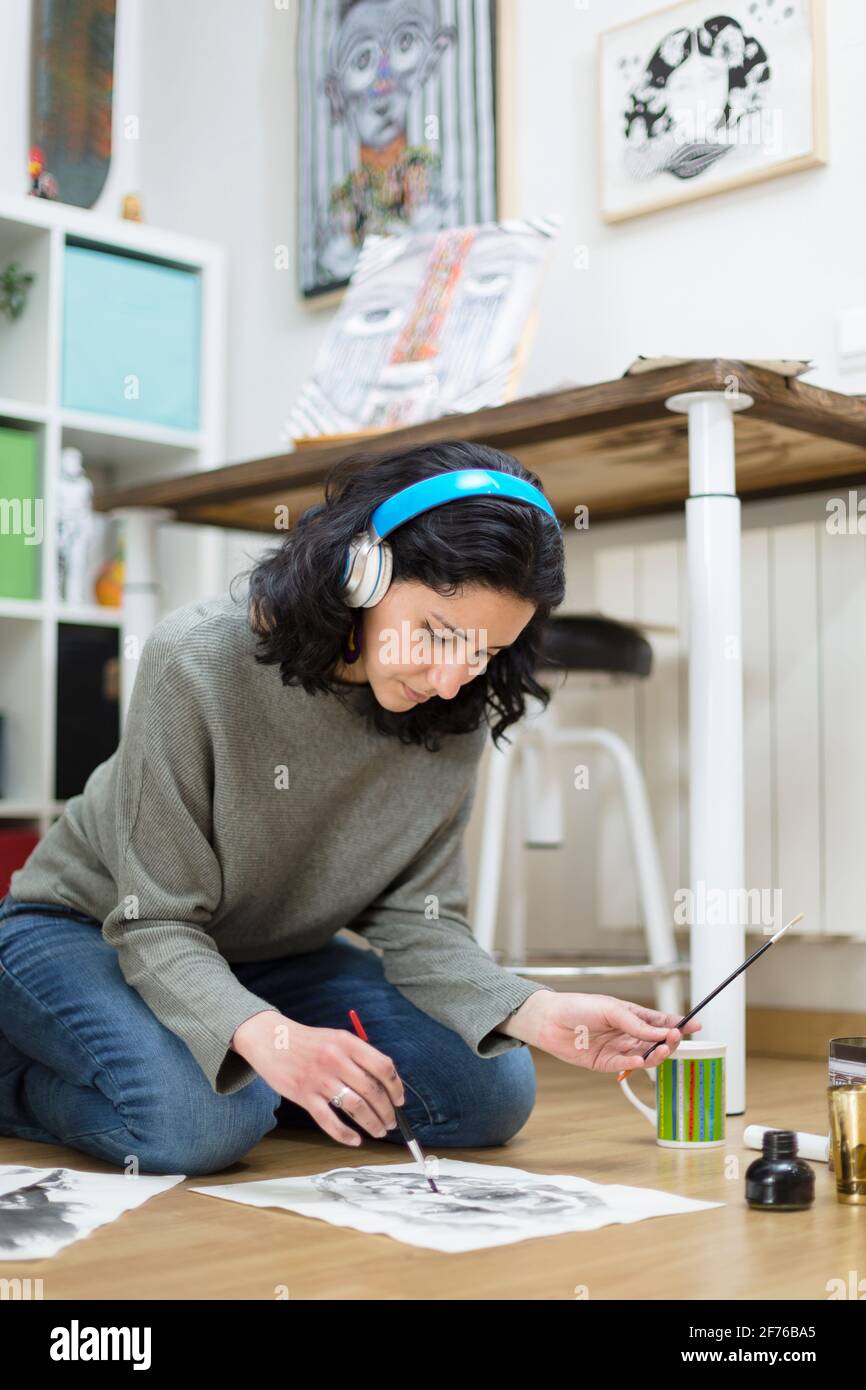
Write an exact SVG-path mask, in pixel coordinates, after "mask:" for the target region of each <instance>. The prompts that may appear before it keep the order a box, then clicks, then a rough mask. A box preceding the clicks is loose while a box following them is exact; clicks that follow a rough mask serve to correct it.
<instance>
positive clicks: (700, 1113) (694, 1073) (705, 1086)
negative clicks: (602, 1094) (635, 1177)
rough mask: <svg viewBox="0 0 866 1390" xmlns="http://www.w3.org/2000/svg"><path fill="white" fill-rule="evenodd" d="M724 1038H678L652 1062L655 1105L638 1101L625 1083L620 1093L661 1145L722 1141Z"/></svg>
mask: <svg viewBox="0 0 866 1390" xmlns="http://www.w3.org/2000/svg"><path fill="white" fill-rule="evenodd" d="M726 1052H727V1043H715V1042H708V1041H701V1042H689V1041H685V1042H681V1043H680V1044H679V1046H678V1047H677V1050H676V1052H675V1053H674V1054H673V1056H671V1057H666V1058H665V1059H664V1061H663V1062H660V1063H659V1065H658V1066H657V1067H647V1068H646V1070H647V1071H648V1072H651V1073H654V1075H655V1090H656V1103H655V1109H651V1108H650V1106H648V1105H644V1103H643V1101H642V1100H638V1098H637V1096H636V1095H635V1094H634V1092H633V1091H632V1090H631V1087H630V1086H629V1084H628V1082H627V1081H626V1080H622V1081H621V1082H620V1083H619V1084H620V1086H621V1087H622V1090H623V1094H624V1095H625V1097H626V1099H627V1100H630V1101H631V1103H632V1105H634V1106H636V1107H637V1109H638V1110H639V1111H640V1112H641V1114H642V1115H646V1117H647V1119H648V1120H649V1122H650V1124H653V1125H655V1129H656V1143H657V1144H661V1146H662V1147H663V1148H665V1149H717V1148H720V1147H721V1146H722V1145H723V1144H724V1142H725V1054H726Z"/></svg>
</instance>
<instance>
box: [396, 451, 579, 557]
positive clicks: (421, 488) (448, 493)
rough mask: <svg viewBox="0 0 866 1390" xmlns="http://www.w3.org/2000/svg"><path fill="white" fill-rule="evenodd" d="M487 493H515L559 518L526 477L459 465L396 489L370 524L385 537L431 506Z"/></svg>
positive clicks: (503, 495) (510, 495) (554, 517)
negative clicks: (448, 470)
mask: <svg viewBox="0 0 866 1390" xmlns="http://www.w3.org/2000/svg"><path fill="white" fill-rule="evenodd" d="M484 495H488V496H496V497H514V498H515V499H516V500H517V501H519V502H529V503H531V504H532V506H534V507H540V508H541V509H542V511H545V512H549V514H550V515H551V516H552V517H553V519H554V521H555V520H556V513H555V512H554V510H553V508H552V507H551V505H550V503H549V502H548V500H547V498H546V497H545V496H544V493H543V492H539V490H538V488H537V487H533V485H532V483H528V482H526V480H525V479H524V478H516V477H514V475H513V474H512V473H500V472H499V471H498V470H490V469H487V468H458V469H455V470H454V471H453V472H449V473H436V474H435V475H434V476H433V477H432V478H422V479H421V481H420V482H418V483H411V484H410V486H409V487H404V488H402V489H401V490H400V492H395V493H394V496H393V497H388V498H386V500H385V501H384V502H382V503H380V505H379V506H378V507H377V508H376V510H375V511H374V513H373V515H372V517H371V518H370V526H371V528H372V529H373V530H374V531H375V532H376V535H377V536H378V537H379V539H380V540H383V539H384V538H385V536H387V535H388V534H389V533H390V532H391V531H393V530H395V529H396V527H398V526H402V525H403V523H404V521H411V520H412V518H413V517H416V516H420V514H421V512H427V511H430V509H431V508H432V507H441V506H442V504H443V503H445V502H455V501H459V499H460V498H461V497H473V496H484Z"/></svg>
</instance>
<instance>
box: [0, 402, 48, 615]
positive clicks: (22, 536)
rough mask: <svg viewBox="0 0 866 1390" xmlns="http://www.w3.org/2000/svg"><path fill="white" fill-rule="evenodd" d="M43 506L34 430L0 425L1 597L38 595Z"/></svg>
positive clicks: (32, 596) (34, 596) (33, 596)
mask: <svg viewBox="0 0 866 1390" xmlns="http://www.w3.org/2000/svg"><path fill="white" fill-rule="evenodd" d="M44 510H45V509H44V505H43V500H42V497H41V496H40V493H39V449H38V441H37V437H36V434H35V433H34V431H33V430H16V429H9V428H3V427H0V598H29V599H34V598H38V597H39V564H40V557H41V555H42V540H43V528H44Z"/></svg>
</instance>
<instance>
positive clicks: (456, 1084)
mask: <svg viewBox="0 0 866 1390" xmlns="http://www.w3.org/2000/svg"><path fill="white" fill-rule="evenodd" d="M231 968H232V970H233V971H234V973H235V975H236V976H237V978H238V979H239V980H240V981H241V983H242V984H244V985H245V986H246V987H247V988H248V989H250V990H252V991H253V992H254V993H255V994H257V995H259V997H260V998H263V999H267V1000H268V1002H269V1003H271V1004H273V1005H274V1007H275V1008H277V1009H279V1010H280V1012H282V1013H283V1014H285V1015H287V1016H288V1017H289V1018H292V1019H296V1020H297V1021H298V1022H300V1023H304V1024H306V1025H308V1026H309V1027H313V1028H347V1027H349V1026H350V1025H349V1021H348V1017H347V1015H348V1011H349V1009H350V1008H354V1009H356V1010H357V1011H358V1014H359V1016H360V1018H361V1021H362V1022H363V1024H364V1027H365V1029H366V1031H367V1034H368V1036H369V1039H370V1042H371V1044H372V1046H374V1047H376V1048H378V1049H379V1050H380V1051H382V1052H384V1053H386V1054H387V1055H388V1056H390V1057H392V1058H393V1060H394V1063H395V1065H396V1067H397V1072H398V1074H399V1076H400V1078H401V1080H402V1082H403V1087H404V1091H405V1096H406V1105H405V1111H406V1116H407V1118H408V1120H409V1123H410V1124H411V1126H412V1128H413V1130H414V1131H415V1134H416V1136H417V1138H418V1141H419V1143H420V1144H421V1145H422V1146H425V1147H429V1149H430V1151H431V1152H432V1153H435V1152H436V1150H437V1148H439V1147H443V1148H476V1147H482V1146H487V1145H498V1144H504V1143H506V1142H507V1141H508V1140H509V1139H510V1138H511V1137H512V1136H513V1135H514V1134H516V1133H517V1131H518V1130H519V1129H521V1128H522V1126H523V1125H524V1124H525V1123H526V1120H527V1119H528V1117H529V1115H530V1113H531V1111H532V1107H533V1105H534V1102H535V1068H534V1065H533V1061H532V1054H531V1052H530V1049H529V1048H528V1047H516V1048H512V1049H510V1050H509V1051H507V1052H503V1053H500V1054H499V1055H498V1056H496V1057H486V1058H485V1057H478V1056H477V1055H476V1054H475V1053H474V1052H473V1051H472V1049H471V1048H470V1047H469V1046H468V1045H467V1044H466V1043H465V1042H464V1041H463V1039H462V1038H460V1037H459V1036H458V1035H457V1034H456V1033H455V1032H453V1031H452V1030H451V1029H450V1028H446V1027H444V1026H443V1025H442V1024H440V1023H437V1021H436V1020H435V1019H433V1018H430V1017H429V1015H427V1014H425V1013H423V1012H422V1011H421V1010H420V1009H418V1008H416V1006H415V1005H414V1004H412V1003H410V1001H409V1000H408V999H407V998H406V997H405V996H404V995H402V994H401V993H400V991H399V990H398V989H396V988H395V987H394V986H393V985H390V984H388V982H387V981H386V979H385V977H384V974H383V971H382V964H381V960H380V958H379V956H378V955H377V954H376V953H375V952H374V951H370V950H364V949H362V948H360V947H358V946H354V945H353V944H352V943H351V942H349V941H346V940H345V939H344V938H339V937H335V938H334V940H333V941H332V942H330V943H329V944H328V945H327V946H326V947H324V948H323V949H322V950H319V951H311V952H309V953H307V954H306V955H300V956H282V957H278V958H276V959H273V960H265V961H255V962H250V963H247V962H245V963H243V964H235V965H232V967H231ZM342 1118H343V1119H344V1120H345V1121H346V1123H347V1124H349V1125H350V1127H351V1128H353V1129H357V1130H358V1132H359V1133H361V1134H362V1135H363V1136H364V1138H365V1140H366V1142H367V1143H368V1144H372V1143H373V1142H375V1141H374V1140H373V1139H372V1137H371V1136H370V1135H368V1134H367V1133H366V1131H364V1130H362V1129H361V1128H360V1126H358V1125H356V1124H355V1122H354V1121H353V1120H352V1119H351V1118H350V1117H349V1116H348V1115H346V1114H344V1115H343V1116H342ZM277 1125H300V1126H306V1127H313V1128H315V1129H317V1130H318V1133H319V1137H320V1138H321V1139H322V1141H323V1142H332V1143H333V1142H336V1141H333V1140H330V1138H329V1136H326V1135H325V1133H324V1131H323V1130H320V1129H318V1126H317V1125H316V1122H315V1121H314V1120H313V1118H312V1116H311V1115H310V1114H309V1113H308V1112H307V1111H306V1110H304V1109H303V1108H302V1107H301V1106H298V1105H295V1104H294V1103H293V1102H292V1101H289V1100H286V1099H284V1098H283V1097H282V1096H281V1095H280V1094H279V1092H277V1091H275V1090H274V1089H273V1087H271V1086H269V1085H268V1084H267V1082H266V1081H265V1080H264V1079H263V1078H262V1077H260V1076H257V1077H255V1078H254V1079H253V1080H252V1081H250V1082H249V1084H248V1085H246V1086H244V1087H242V1088H241V1089H240V1090H239V1091H235V1092H234V1093H233V1094H232V1095H225V1096H223V1095H217V1094H216V1092H215V1091H214V1090H213V1089H212V1087H211V1085H210V1083H209V1081H208V1080H207V1077H206V1076H205V1074H204V1072H203V1071H202V1070H201V1067H200V1066H199V1064H198V1062H196V1060H195V1058H194V1057H193V1055H192V1053H191V1052H190V1050H189V1048H188V1047H187V1046H186V1044H185V1043H184V1042H182V1041H181V1039H180V1038H178V1037H177V1036H176V1035H175V1034H174V1033H172V1032H171V1031H170V1030H169V1029H168V1028H166V1027H165V1026H164V1025H163V1024H162V1023H160V1021H159V1019H158V1018H157V1017H156V1015H155V1014H154V1013H152V1012H151V1010H150V1009H149V1007H148V1006H147V1004H145V1002H144V1000H143V999H142V998H141V996H140V995H139V994H138V993H137V992H136V991H135V990H134V989H132V988H131V987H130V986H129V985H128V984H127V983H126V981H125V980H124V978H123V975H122V974H121V971H120V966H119V964H118V960H117V952H116V950H115V948H114V947H113V946H110V945H109V944H108V943H107V942H106V941H104V940H103V938H102V932H101V929H100V924H99V923H98V922H97V921H95V920H94V918H92V917H88V916H86V915H85V914H84V913H81V912H75V911H73V910H72V909H71V908H66V907H60V906H56V905H53V904H47V903H25V902H18V901H17V900H15V899H13V898H11V897H9V896H7V897H5V898H4V899H3V900H2V901H0V1135H5V1136H11V1137H14V1138H18V1139H33V1140H37V1141H39V1142H42V1143H46V1144H68V1145H70V1146H71V1147H73V1148H76V1149H80V1150H82V1151H83V1152H84V1153H88V1154H91V1155H92V1156H93V1157H94V1158H101V1159H103V1160H105V1161H106V1162H108V1163H116V1164H118V1165H121V1166H123V1165H124V1164H125V1163H126V1162H127V1161H128V1159H129V1156H130V1155H135V1156H136V1157H137V1160H138V1164H139V1168H140V1171H141V1172H144V1173H188V1174H198V1173H211V1172H216V1171H219V1170H220V1169H222V1168H225V1167H227V1166H228V1165H229V1164H231V1163H234V1162H236V1161H237V1160H238V1159H240V1158H242V1157H243V1156H244V1155H245V1154H246V1153H247V1151H248V1150H249V1149H250V1148H251V1147H252V1146H253V1145H254V1144H256V1143H258V1141H259V1140H260V1139H261V1138H262V1136H263V1135H265V1134H267V1133H268V1132H269V1131H270V1130H272V1129H273V1128H274V1127H275V1126H277ZM379 1142H382V1143H384V1142H386V1141H385V1140H381V1141H379ZM387 1142H389V1143H391V1144H402V1143H403V1141H402V1139H401V1138H400V1132H399V1130H396V1129H395V1130H391V1131H389V1132H388V1135H387ZM339 1147H340V1148H341V1149H342V1148H343V1146H342V1145H340V1146H339ZM407 1159H408V1151H407Z"/></svg>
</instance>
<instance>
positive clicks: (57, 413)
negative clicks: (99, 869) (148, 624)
mask: <svg viewBox="0 0 866 1390" xmlns="http://www.w3.org/2000/svg"><path fill="white" fill-rule="evenodd" d="M69 238H72V239H82V240H85V241H87V242H88V243H89V244H91V245H95V246H98V247H100V248H101V249H104V250H106V251H112V250H114V251H118V252H121V253H127V254H129V253H137V254H139V255H143V256H147V257H152V258H155V259H158V260H161V261H165V262H170V263H174V264H176V265H180V266H184V267H189V268H190V269H193V270H195V271H197V272H198V273H199V275H200V277H201V304H202V322H201V338H200V418H199V428H198V429H197V430H190V431H186V430H178V429H168V428H165V427H163V426H160V425H153V424H147V423H144V422H138V421H131V420H129V419H126V418H122V417H117V418H115V417H112V416H102V415H89V414H85V413H83V412H80V411H76V410H70V409H68V408H65V407H64V406H63V405H62V397H61V371H60V368H61V352H62V342H63V322H62V314H63V269H64V253H65V247H66V243H67V239H69ZM13 260H14V261H16V262H18V264H19V265H20V266H21V267H22V268H24V269H27V270H32V271H34V272H35V274H36V280H35V283H34V284H33V287H32V289H31V290H30V293H29V295H28V300H27V305H26V308H25V310H24V312H23V314H22V315H21V317H20V319H18V320H17V321H16V322H14V323H9V322H8V321H7V320H5V319H3V320H0V425H12V426H16V425H18V426H27V427H30V428H31V429H32V431H33V432H34V433H35V434H36V437H37V442H38V452H39V468H40V497H41V500H42V503H43V540H42V545H41V556H40V560H41V563H40V566H39V575H40V590H39V597H38V598H36V599H34V600H24V599H21V600H18V599H11V598H3V597H0V712H2V714H3V715H4V723H5V730H4V753H5V777H4V786H3V795H2V797H0V828H2V826H3V825H4V824H7V825H8V824H9V823H10V822H12V823H22V824H26V825H31V826H34V827H36V828H38V830H39V833H40V834H42V833H44V832H45V830H46V829H47V827H48V826H49V825H50V824H51V822H52V820H53V819H55V818H56V816H57V815H58V814H59V813H60V811H61V810H62V805H63V803H62V802H58V801H57V800H56V798H55V714H56V703H57V649H58V629H59V627H60V625H61V624H66V623H73V624H74V623H79V624H88V625H89V624H98V625H103V626H113V627H116V628H118V630H119V634H120V636H121V638H122V634H123V630H124V628H125V626H126V624H127V622H128V618H129V613H128V612H127V614H126V616H125V615H124V611H123V609H113V608H106V607H101V606H100V605H98V604H96V603H94V604H92V605H85V606H75V607H72V606H69V605H67V604H64V603H63V602H61V601H60V599H59V596H58V585H57V547H56V524H57V477H58V470H59V462H60V453H61V450H62V449H63V448H65V447H67V446H70V445H72V446H75V447H76V448H79V449H81V451H82V454H83V456H84V466H85V470H86V471H90V470H91V469H93V470H94V471H95V470H96V468H97V467H98V468H99V469H100V470H103V476H104V477H106V478H107V479H110V480H111V481H115V482H118V483H123V482H129V483H133V482H146V481H148V480H150V479H153V478H157V477H167V476H170V475H172V474H175V473H183V472H189V471H190V469H194V468H199V469H207V468H213V467H216V466H217V465H219V464H221V463H224V462H225V457H224V447H225V422H224V405H223V403H224V400H225V390H224V377H225V327H224V325H225V280H226V276H225V258H224V253H223V251H222V248H220V247H219V246H216V245H214V244H212V243H209V242H202V241H198V240H192V239H190V238H187V237H182V236H177V235H175V234H174V233H170V232H164V231H160V230H158V229H156V228H153V227H149V226H147V225H145V224H142V223H135V222H124V221H123V220H121V219H114V218H107V217H104V216H101V215H99V214H97V213H93V212H88V211H85V210H82V209H80V208H73V207H68V206H66V205H65V204H62V203H53V202H47V201H42V200H39V199H35V198H29V197H26V196H22V197H9V196H6V197H2V196H0V268H2V267H3V266H5V265H6V264H8V263H9V262H10V261H13ZM0 495H2V484H0ZM2 543H3V536H2V534H0V544H2ZM189 544H190V546H191V547H194V548H195V550H196V552H197V553H196V564H197V565H198V566H199V567H200V569H201V571H202V574H203V576H204V587H205V588H208V587H210V588H213V589H217V588H220V587H222V570H221V568H220V559H221V552H220V548H219V547H220V541H219V538H217V539H216V541H215V539H214V533H213V532H207V531H204V532H202V533H201V534H196V535H193V536H192V537H191V538H190V541H189ZM127 577H128V576H127ZM121 665H123V663H121ZM127 696H128V691H127Z"/></svg>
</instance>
